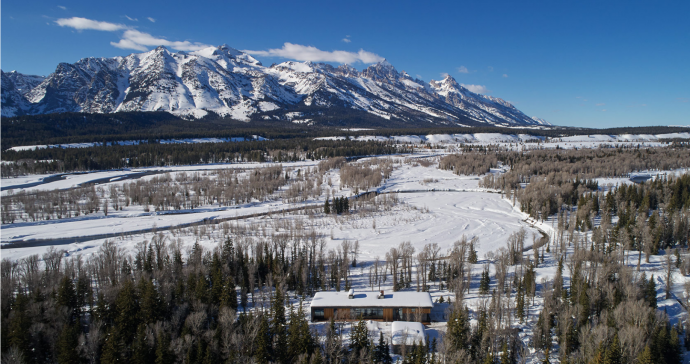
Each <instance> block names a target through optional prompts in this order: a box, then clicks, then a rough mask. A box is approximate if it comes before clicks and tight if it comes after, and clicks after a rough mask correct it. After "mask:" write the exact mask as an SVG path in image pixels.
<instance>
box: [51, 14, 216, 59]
mask: <svg viewBox="0 0 690 364" xmlns="http://www.w3.org/2000/svg"><path fill="white" fill-rule="evenodd" d="M125 17H126V18H127V19H129V20H134V21H136V20H137V19H132V18H130V17H129V16H127V15H125ZM148 19H149V20H151V21H155V20H154V19H152V18H148ZM55 23H57V24H58V25H59V26H61V27H70V28H74V29H78V30H85V29H91V30H102V31H107V32H115V31H119V30H124V31H125V32H124V33H123V34H122V37H121V38H120V40H119V41H118V42H110V44H111V45H112V46H113V47H117V48H121V49H134V50H137V51H142V52H145V51H147V50H148V47H157V46H166V47H170V48H172V49H175V50H179V51H197V50H199V49H203V48H208V47H210V45H208V44H203V43H199V42H190V41H187V40H185V41H181V42H180V41H170V40H167V39H165V38H159V37H154V36H153V35H151V34H149V33H144V32H140V31H138V30H136V29H133V28H132V27H128V26H126V25H123V24H115V23H108V22H104V21H97V20H91V19H86V18H78V17H74V18H69V19H67V18H65V19H58V20H56V21H55Z"/></svg>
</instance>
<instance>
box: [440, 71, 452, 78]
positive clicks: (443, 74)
mask: <svg viewBox="0 0 690 364" xmlns="http://www.w3.org/2000/svg"><path fill="white" fill-rule="evenodd" d="M448 76H450V75H449V74H447V73H445V72H441V78H446V77H448Z"/></svg>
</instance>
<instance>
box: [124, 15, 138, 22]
mask: <svg viewBox="0 0 690 364" xmlns="http://www.w3.org/2000/svg"><path fill="white" fill-rule="evenodd" d="M125 18H127V19H129V21H139V19H137V18H130V17H128V16H127V15H125Z"/></svg>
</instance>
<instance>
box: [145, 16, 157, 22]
mask: <svg viewBox="0 0 690 364" xmlns="http://www.w3.org/2000/svg"><path fill="white" fill-rule="evenodd" d="M146 19H148V20H149V21H150V22H151V23H155V22H156V19H154V18H152V17H148V18H146Z"/></svg>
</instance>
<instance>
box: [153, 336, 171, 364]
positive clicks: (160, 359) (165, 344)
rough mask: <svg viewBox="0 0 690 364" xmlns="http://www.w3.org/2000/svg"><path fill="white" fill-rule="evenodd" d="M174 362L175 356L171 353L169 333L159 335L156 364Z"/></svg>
mask: <svg viewBox="0 0 690 364" xmlns="http://www.w3.org/2000/svg"><path fill="white" fill-rule="evenodd" d="M172 361H173V354H172V353H171V352H170V336H169V335H168V334H167V333H163V334H159V335H158V337H157V338H156V360H155V364H167V363H171V362H172Z"/></svg>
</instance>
